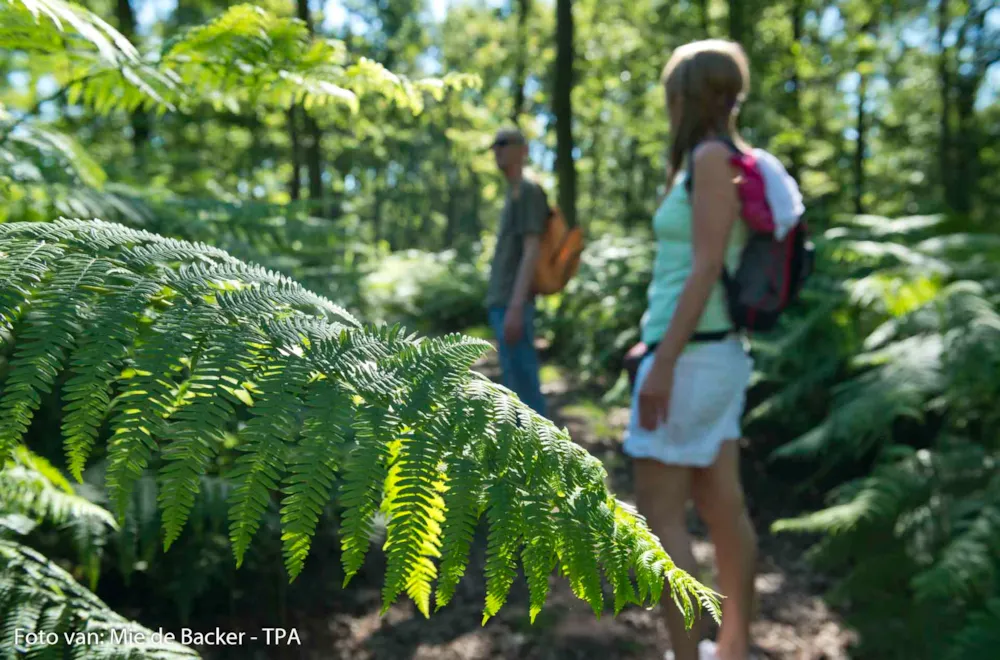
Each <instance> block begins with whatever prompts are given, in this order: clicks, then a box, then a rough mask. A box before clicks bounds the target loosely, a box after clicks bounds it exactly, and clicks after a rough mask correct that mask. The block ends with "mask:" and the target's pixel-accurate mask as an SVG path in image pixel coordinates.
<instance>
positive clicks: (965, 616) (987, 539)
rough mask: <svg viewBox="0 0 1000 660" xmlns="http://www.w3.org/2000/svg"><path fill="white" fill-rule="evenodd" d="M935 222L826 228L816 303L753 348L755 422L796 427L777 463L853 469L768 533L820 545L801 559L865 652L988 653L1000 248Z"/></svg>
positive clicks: (864, 220)
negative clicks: (757, 368)
mask: <svg viewBox="0 0 1000 660" xmlns="http://www.w3.org/2000/svg"><path fill="white" fill-rule="evenodd" d="M941 222H942V221H941V219H939V218H926V217H919V218H903V219H899V220H888V219H885V218H872V217H861V218H855V219H853V220H851V221H850V222H849V223H848V224H846V225H845V226H842V227H838V228H836V229H832V230H830V231H829V232H827V234H826V236H825V237H824V240H823V242H822V243H823V244H822V257H823V262H822V265H821V277H820V278H819V281H818V282H817V284H816V286H814V287H812V289H813V294H814V295H816V296H817V298H818V300H816V301H815V305H814V306H813V307H812V309H811V310H809V311H808V312H807V313H806V315H805V318H804V319H803V320H802V322H801V323H800V324H798V325H797V326H795V327H794V328H793V329H792V330H791V331H790V332H789V333H788V334H786V335H785V336H783V337H781V338H779V339H776V340H775V341H773V342H771V343H762V344H761V349H762V352H761V356H760V362H761V367H762V370H763V373H764V374H765V382H764V385H765V386H766V387H770V388H772V389H773V393H772V395H771V396H770V397H768V398H767V399H765V400H764V401H763V402H762V403H761V404H760V406H758V407H757V408H756V409H755V410H753V411H751V413H750V419H751V420H752V421H770V422H771V423H778V422H783V423H785V424H786V425H787V426H791V427H792V428H794V427H795V426H799V425H801V426H800V428H801V429H802V432H801V433H800V434H799V435H798V437H796V438H795V439H793V440H791V441H790V442H788V443H786V444H784V445H783V446H781V447H779V448H778V449H777V450H776V451H775V458H777V459H783V460H798V461H805V462H807V464H810V465H814V466H815V468H814V469H811V470H810V471H811V473H812V475H813V476H812V478H811V479H810V480H808V482H807V483H806V484H804V485H808V484H809V482H811V483H812V484H814V485H818V484H822V483H829V482H831V481H832V482H837V481H838V480H839V478H840V475H843V474H849V473H850V472H852V471H853V472H856V471H858V470H861V471H862V473H863V476H861V477H859V478H852V479H849V480H847V481H845V482H843V483H840V484H839V485H837V486H836V487H835V488H833V489H832V490H831V492H830V495H829V499H830V506H829V507H828V508H826V509H824V510H821V511H817V512H815V513H812V514H808V515H805V516H802V517H800V518H796V519H792V520H783V521H779V522H778V523H776V525H775V529H776V530H779V531H784V530H788V531H803V532H813V533H817V532H818V533H822V534H824V537H823V539H822V540H821V541H820V542H819V543H818V544H817V545H816V546H815V549H814V552H813V556H814V558H815V559H816V560H817V561H819V562H820V565H821V566H823V567H825V568H826V569H827V570H831V571H834V572H835V573H836V574H838V575H839V581H838V583H837V585H836V587H835V589H834V590H833V592H832V593H831V597H832V598H833V599H834V600H835V602H838V603H840V604H842V605H844V606H845V607H847V608H848V609H849V611H850V614H851V618H852V620H853V621H854V622H855V625H857V626H858V628H859V629H860V630H861V632H862V633H863V635H862V638H861V639H862V643H863V646H862V648H861V649H860V652H861V653H862V654H864V657H878V658H951V657H954V658H959V657H961V658H969V657H983V658H985V657H987V653H988V654H989V655H990V657H991V656H992V654H993V653H994V651H995V649H990V650H989V651H988V652H987V651H986V646H984V645H982V643H981V642H982V640H983V639H985V637H984V635H987V631H988V630H989V629H990V628H989V627H988V626H995V622H996V616H995V615H996V599H997V598H998V597H1000V580H998V579H997V578H998V574H1000V479H998V477H997V469H996V466H997V464H998V461H1000V442H998V436H997V432H996V429H997V427H998V424H1000V411H998V408H997V406H996V401H997V400H998V398H1000V377H998V374H1000V311H998V297H997V294H998V291H1000V287H998V285H1000V280H998V278H997V272H998V270H997V268H996V264H997V263H1000V238H998V237H996V236H989V235H987V236H971V235H964V234H958V233H948V234H944V235H932V232H934V231H935V230H939V229H940V223H941ZM869 465H870V466H871V467H870V471H869V470H868V466H869ZM987 636H988V635H987ZM973 649H979V651H976V653H979V654H980V655H975V654H973ZM970 654H971V655H970Z"/></svg>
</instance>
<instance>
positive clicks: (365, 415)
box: [340, 405, 400, 586]
mask: <svg viewBox="0 0 1000 660" xmlns="http://www.w3.org/2000/svg"><path fill="white" fill-rule="evenodd" d="M399 426H400V420H399V417H398V415H396V414H395V413H394V412H392V411H390V410H386V409H384V408H377V407H375V406H373V405H363V406H361V407H360V408H359V410H358V414H357V416H356V417H355V422H354V432H355V441H356V445H355V446H354V448H353V449H352V450H351V452H350V454H349V456H348V459H347V462H346V464H345V465H344V472H343V477H342V486H341V497H340V499H341V506H342V507H343V508H344V514H343V518H342V520H341V524H340V534H341V562H342V563H343V565H344V586H347V584H348V583H349V582H350V580H351V578H352V577H354V574H355V573H357V572H358V570H359V569H360V568H361V565H362V564H363V563H364V559H365V555H366V554H367V553H368V546H369V544H370V543H371V537H372V533H373V531H374V527H373V522H372V521H373V519H374V516H375V513H376V512H377V511H378V509H379V499H380V498H381V496H382V491H383V486H384V484H385V478H386V476H387V474H388V472H389V466H388V462H389V452H390V445H391V444H392V443H393V442H394V441H395V440H396V437H397V436H398V433H399Z"/></svg>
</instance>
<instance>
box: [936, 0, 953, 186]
mask: <svg viewBox="0 0 1000 660" xmlns="http://www.w3.org/2000/svg"><path fill="white" fill-rule="evenodd" d="M948 10H949V2H948V0H940V1H939V3H938V43H937V45H938V84H939V85H940V87H941V129H940V132H941V137H940V140H941V143H940V145H939V147H938V167H939V168H940V170H941V172H940V174H941V177H940V181H941V187H942V192H943V197H944V199H945V200H947V201H950V200H951V199H952V184H951V181H952V171H951V149H952V137H951V93H952V84H951V71H950V66H949V63H948V47H947V45H946V44H945V35H946V34H947V33H948V26H949V25H950V23H951V16H950V14H949V11H948Z"/></svg>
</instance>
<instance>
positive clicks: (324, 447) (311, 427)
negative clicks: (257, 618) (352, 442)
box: [281, 380, 355, 578]
mask: <svg viewBox="0 0 1000 660" xmlns="http://www.w3.org/2000/svg"><path fill="white" fill-rule="evenodd" d="M306 411H307V412H306V417H305V419H304V421H303V422H302V432H301V434H300V437H299V441H298V444H296V446H295V448H294V449H293V450H292V451H291V452H290V457H289V462H288V476H287V477H286V479H285V485H284V486H283V488H282V491H283V492H284V494H285V497H284V499H283V500H282V506H281V524H282V535H281V538H282V540H283V541H284V552H285V566H286V567H287V569H288V574H289V576H290V577H291V578H295V577H296V576H297V575H298V574H299V573H301V572H302V568H303V566H304V565H305V560H306V557H307V556H308V554H309V548H310V545H311V541H312V537H313V535H314V534H315V533H316V527H317V525H318V524H319V519H320V516H321V515H322V513H323V510H324V508H325V506H326V504H327V503H328V502H329V501H330V495H331V493H332V491H333V488H334V484H335V482H336V478H337V475H336V472H337V470H338V468H339V467H340V465H341V462H342V456H341V454H342V453H343V449H344V443H345V442H346V440H347V437H346V436H347V432H348V431H349V430H350V428H351V420H352V419H353V417H354V412H355V404H354V401H353V399H352V397H351V395H350V394H349V393H348V392H347V391H345V390H344V388H343V387H342V386H340V385H339V384H337V383H334V382H331V381H329V380H322V381H318V382H317V383H315V384H314V385H313V386H312V391H310V392H309V393H308V395H307V397H306Z"/></svg>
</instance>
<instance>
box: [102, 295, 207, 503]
mask: <svg viewBox="0 0 1000 660" xmlns="http://www.w3.org/2000/svg"><path fill="white" fill-rule="evenodd" d="M159 321H160V322H159V323H157V324H156V325H155V326H154V327H153V328H151V330H150V334H151V335H152V336H148V337H146V338H145V343H144V344H142V345H141V346H140V347H139V350H138V352H137V354H136V357H135V365H136V366H135V368H134V369H133V370H132V375H131V377H130V378H129V379H128V380H127V381H126V382H127V385H126V388H125V391H124V392H123V393H122V394H121V396H120V397H119V407H120V408H121V410H120V411H119V413H118V414H117V415H116V416H115V418H114V420H112V429H113V435H112V437H111V440H110V441H109V444H108V459H109V465H108V470H107V480H108V495H109V497H110V498H111V501H112V503H113V505H114V510H115V512H116V513H117V514H118V516H119V518H121V517H123V516H124V512H125V508H126V506H127V502H128V494H129V491H131V489H132V487H133V485H134V484H135V482H136V480H137V479H139V477H141V476H142V473H143V471H144V470H145V469H146V467H147V465H148V464H149V461H150V459H151V458H152V457H153V454H154V452H155V451H156V450H157V449H158V445H157V443H156V440H157V438H159V437H160V436H161V435H162V433H163V429H164V418H165V417H167V416H168V415H169V414H170V412H171V410H172V409H173V404H174V397H175V395H176V390H177V383H176V382H175V377H176V375H177V372H178V371H179V370H180V363H181V360H182V358H185V357H186V356H187V354H188V352H189V350H190V345H189V342H188V339H187V337H186V335H188V334H189V329H191V328H194V327H196V326H197V322H198V317H197V315H196V314H195V313H194V312H193V310H191V308H190V307H189V306H188V305H186V304H183V303H182V304H180V305H178V306H177V307H175V308H173V309H172V310H170V312H169V313H168V314H166V315H164V316H163V317H161V318H160V319H159Z"/></svg>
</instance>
